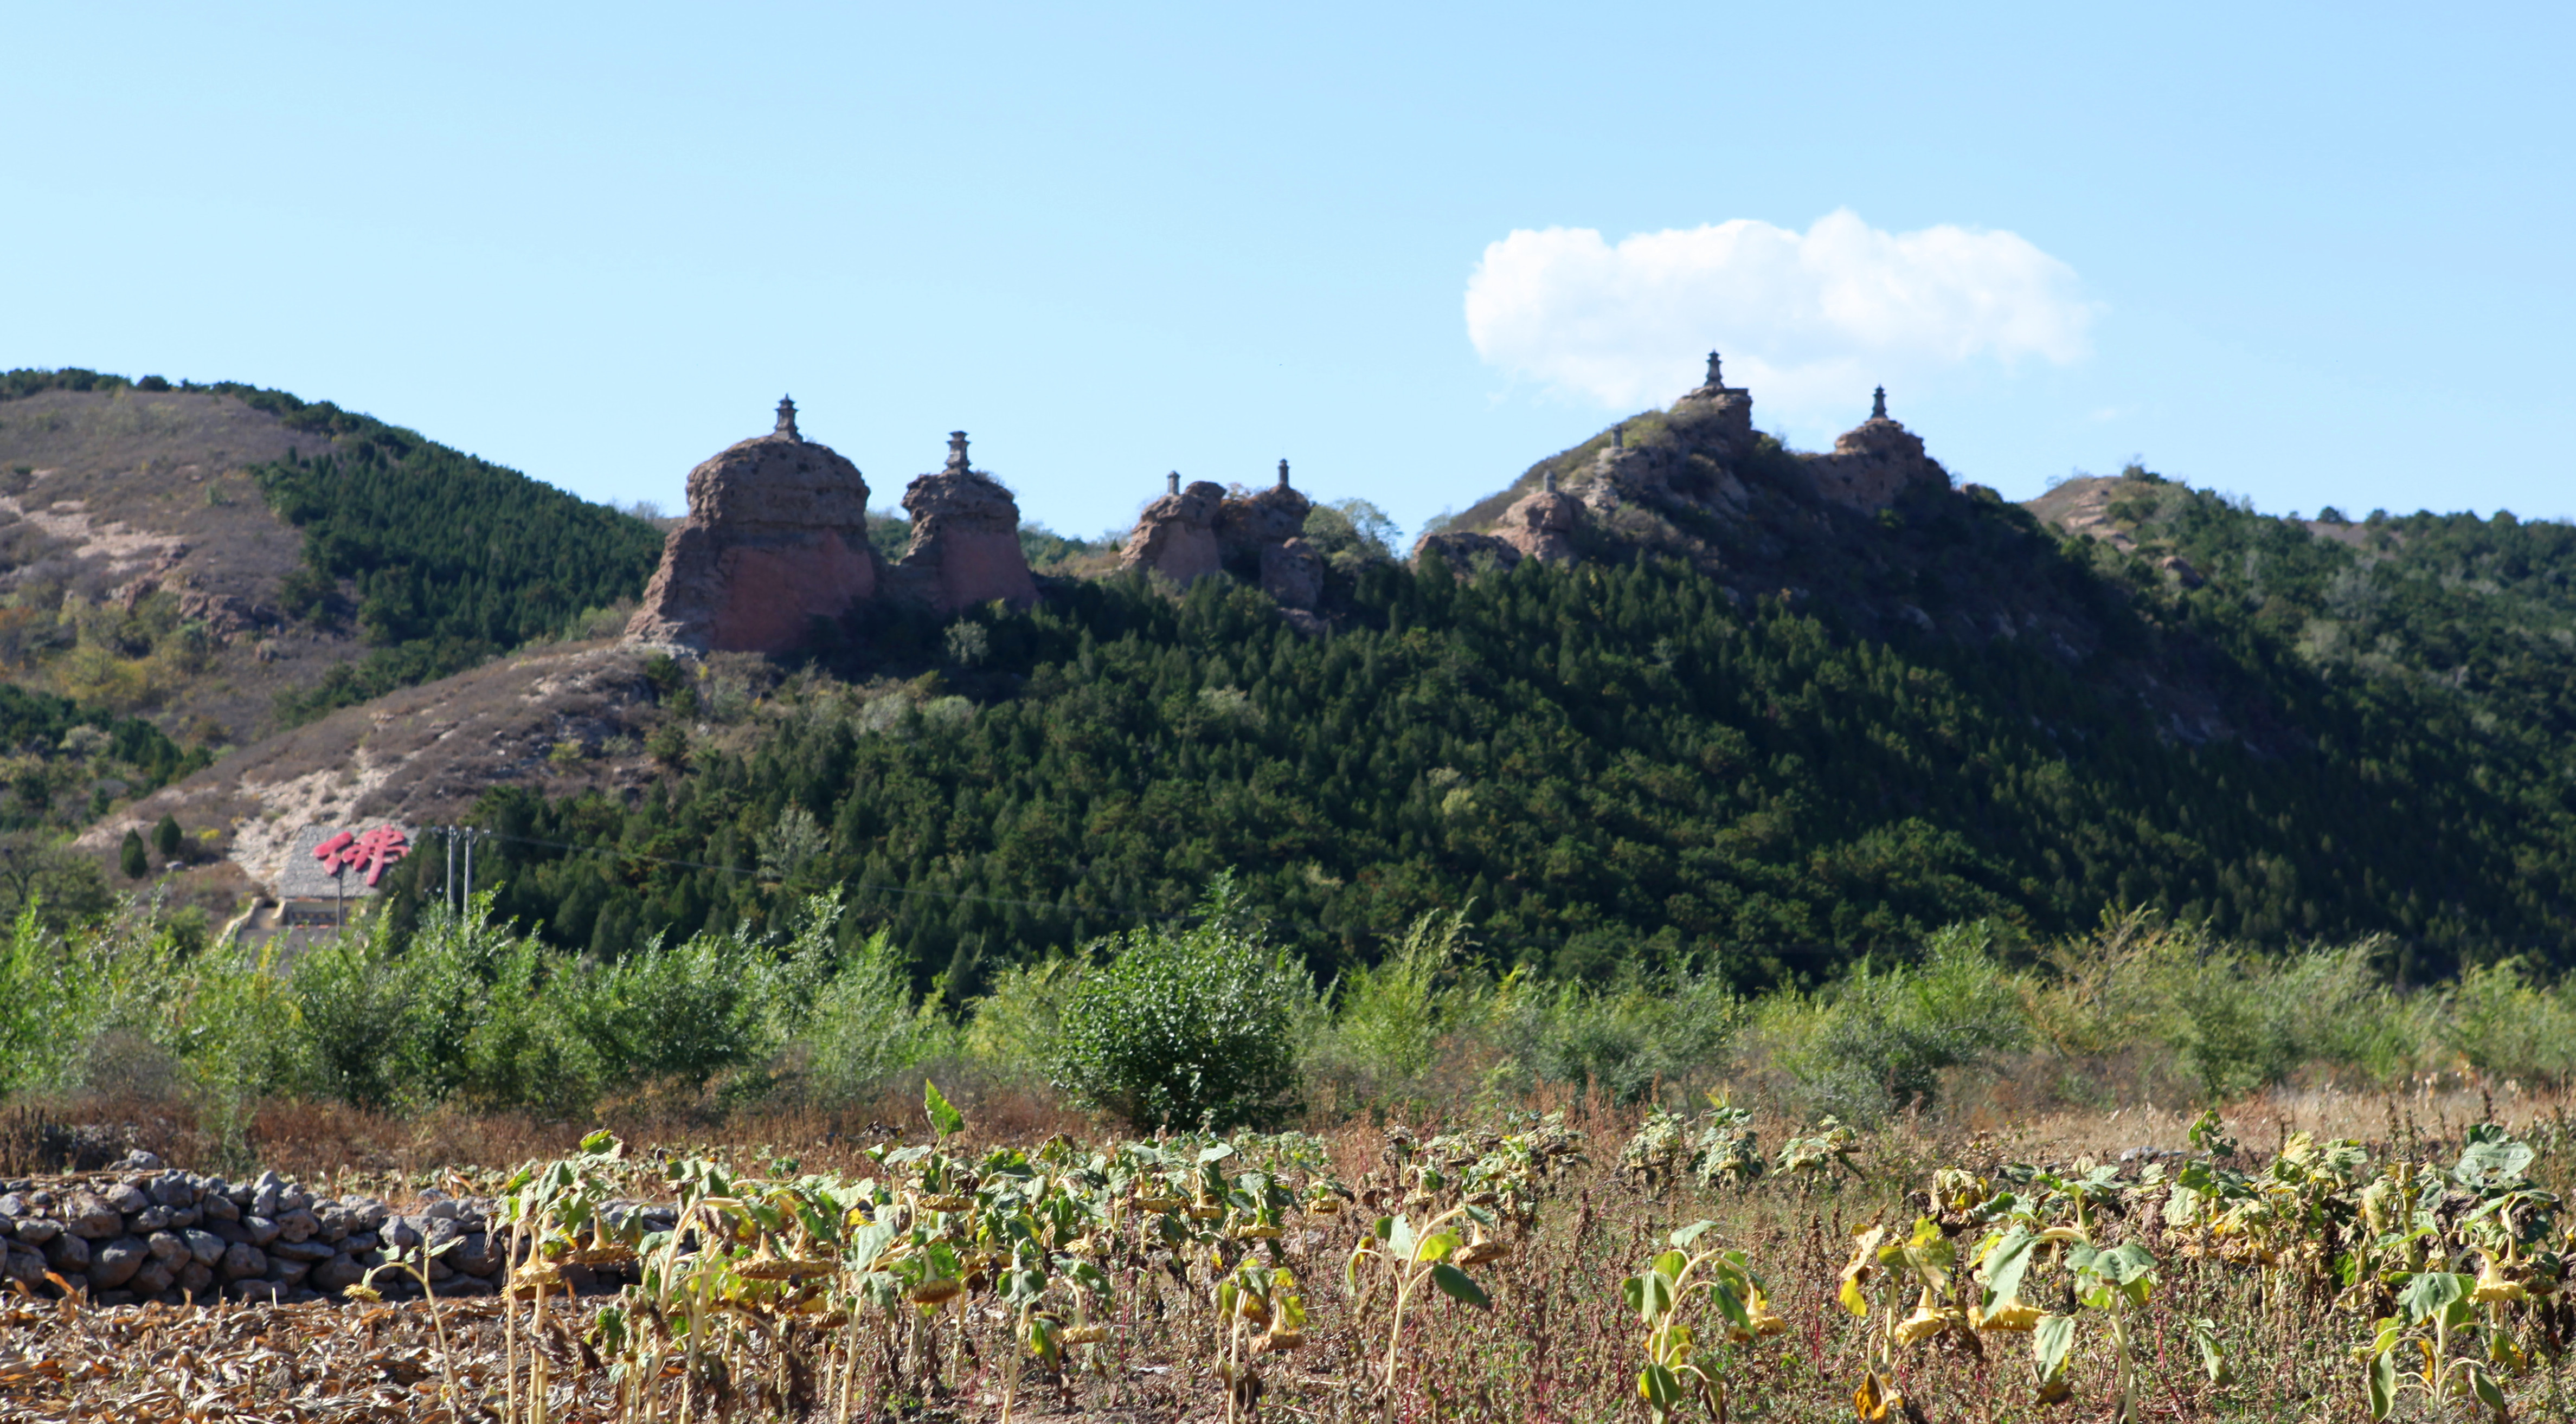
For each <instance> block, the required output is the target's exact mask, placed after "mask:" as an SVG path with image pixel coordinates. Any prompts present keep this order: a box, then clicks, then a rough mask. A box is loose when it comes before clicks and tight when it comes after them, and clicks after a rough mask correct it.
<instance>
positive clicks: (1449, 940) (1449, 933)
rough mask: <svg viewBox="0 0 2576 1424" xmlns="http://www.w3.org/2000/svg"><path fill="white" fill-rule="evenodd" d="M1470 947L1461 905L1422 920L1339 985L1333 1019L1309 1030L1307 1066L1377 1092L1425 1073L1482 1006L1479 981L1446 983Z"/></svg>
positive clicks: (1400, 1085) (1364, 1090) (1354, 1086)
mask: <svg viewBox="0 0 2576 1424" xmlns="http://www.w3.org/2000/svg"><path fill="white" fill-rule="evenodd" d="M1472 948H1473V945H1472V943H1471V942H1470V941H1469V939H1468V938H1467V916H1466V914H1465V913H1464V912H1463V911H1453V912H1449V913H1445V914H1444V913H1442V912H1440V911H1432V912H1430V913H1428V914H1424V915H1422V916H1420V917H1418V918H1416V919H1415V920H1414V922H1413V925H1412V927H1411V928H1410V929H1409V930H1407V931H1406V932H1405V936H1404V938H1403V940H1402V941H1401V942H1399V943H1398V944H1397V945H1396V947H1395V951H1394V952H1393V953H1391V954H1389V955H1388V956H1387V957H1386V958H1385V959H1384V960H1383V961H1381V962H1379V963H1378V964H1375V965H1362V966H1360V967H1358V968H1356V969H1353V970H1351V971H1350V972H1348V973H1346V974H1344V975H1343V976H1342V977H1341V978H1340V980H1339V981H1337V982H1336V983H1335V984H1334V985H1333V988H1332V991H1331V996H1330V998H1331V1009H1332V1013H1331V1017H1330V1018H1329V1019H1328V1020H1326V1021H1324V1022H1322V1023H1321V1024H1319V1025H1318V1026H1317V1028H1316V1029H1315V1030H1314V1032H1313V1033H1312V1036H1311V1046H1310V1047H1309V1049H1308V1053H1307V1063H1306V1067H1307V1070H1308V1072H1309V1073H1312V1074H1316V1075H1321V1076H1329V1077H1332V1078H1335V1079H1338V1080H1341V1081H1343V1082H1345V1083H1347V1084H1348V1085H1349V1086H1350V1087H1351V1088H1352V1089H1353V1090H1355V1091H1358V1092H1362V1093H1378V1094H1383V1093H1387V1092H1392V1091H1399V1090H1401V1089H1402V1088H1403V1087H1405V1086H1407V1085H1409V1084H1411V1082H1412V1081H1413V1080H1415V1079H1417V1078H1419V1077H1420V1076H1421V1075H1422V1074H1423V1073H1424V1071H1425V1070H1427V1069H1429V1068H1430V1067H1431V1065H1432V1063H1433V1061H1434V1059H1435V1058H1436V1057H1437V1056H1438V1054H1439V1052H1440V1043H1441V1040H1442V1038H1444V1037H1445V1036H1446V1035H1447V1034H1448V1033H1449V1032H1450V1030H1451V1029H1452V1028H1454V1027H1457V1026H1459V1025H1461V1024H1462V1023H1463V1022H1464V1021H1465V1020H1467V1019H1468V1018H1470V1017H1472V1016H1473V1015H1474V1013H1475V1010H1476V1008H1477V1007H1478V1004H1477V994H1476V991H1475V988H1474V987H1473V986H1471V985H1467V984H1454V985H1453V984H1448V983H1447V982H1446V981H1449V980H1452V979H1454V978H1455V977H1456V975H1457V974H1458V971H1459V968H1460V960H1461V959H1462V958H1463V957H1464V955H1465V954H1466V953H1467V952H1468V951H1469V950H1471V949H1472Z"/></svg>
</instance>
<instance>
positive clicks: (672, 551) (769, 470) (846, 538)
mask: <svg viewBox="0 0 2576 1424" xmlns="http://www.w3.org/2000/svg"><path fill="white" fill-rule="evenodd" d="M867 525H868V482H867V481H866V480H865V479H864V478H862V477H861V476H860V474H859V467H858V466H856V465H853V464H851V463H850V462H849V461H848V460H846V459H843V458H842V457H841V456H840V454H838V453H837V452H835V451H834V450H833V449H832V448H831V447H829V446H827V445H818V444H815V443H813V442H811V441H808V440H806V439H805V438H804V437H802V436H800V435H798V434H797V433H796V403H795V402H794V401H791V400H785V399H781V400H780V401H779V402H778V425H777V428H776V429H774V430H772V431H770V432H769V433H768V434H766V435H761V436H755V437H753V438H752V439H749V440H744V441H740V442H738V443H736V444H733V445H729V446H727V447H725V449H724V450H723V451H722V452H720V453H719V454H717V455H716V456H715V457H714V458H713V459H710V460H708V461H706V462H705V463H704V464H701V465H699V466H698V467H697V468H696V469H694V470H691V471H690V472H689V517H688V518H687V519H685V520H683V521H682V522H681V524H680V526H679V527H678V528H676V529H674V530H672V531H671V532H670V534H669V535H668V536H666V537H665V539H664V541H663V544H662V565H661V567H660V568H658V569H656V570H654V573H653V581H652V583H650V584H648V585H647V586H646V587H645V590H644V606H643V607H642V608H640V609H638V610H636V613H635V617H634V619H633V621H631V622H630V623H628V624H627V628H626V631H627V636H628V637H630V638H633V639H635V640H637V641H639V642H661V643H676V644H679V645H682V646H684V647H690V648H695V649H700V650H707V649H719V648H721V649H734V650H741V651H747V652H763V653H778V652H785V651H787V650H789V649H791V648H793V647H795V646H796V645H797V644H799V643H801V642H803V641H804V639H805V632H806V628H807V626H808V623H809V621H810V620H812V619H815V618H837V617H839V616H841V614H842V613H844V612H846V611H847V610H848V609H849V607H850V605H851V604H852V603H855V602H857V601H859V600H861V599H864V598H867V597H869V596H871V595H873V594H874V593H875V592H876V589H877V584H878V581H879V580H878V575H877V566H876V555H875V553H874V552H873V551H872V550H870V549H869V547H868V527H867Z"/></svg>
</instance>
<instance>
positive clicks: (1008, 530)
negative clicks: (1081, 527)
mask: <svg viewBox="0 0 2576 1424" xmlns="http://www.w3.org/2000/svg"><path fill="white" fill-rule="evenodd" d="M903 507H904V512H905V513H907V514H910V515H911V516H912V542H911V544H909V545H908V546H906V547H905V549H904V551H903V557H902V559H900V560H898V561H897V562H896V564H895V566H894V568H893V569H892V570H891V571H890V575H889V578H888V580H887V582H888V586H889V590H890V591H891V592H893V593H894V594H895V595H896V596H898V597H901V598H905V599H909V600H911V601H914V602H917V603H924V604H928V605H929V606H931V607H933V608H936V609H938V610H939V611H940V612H943V613H953V612H956V611H957V610H958V609H961V608H971V607H973V606H975V605H976V604H979V603H989V602H991V601H993V600H994V599H997V598H998V599H1000V600H1002V601H1003V602H1005V603H1009V604H1011V605H1013V606H1015V607H1021V608H1025V607H1028V606H1029V605H1031V604H1033V603H1036V602H1037V601H1038V585H1037V580H1036V579H1035V578H1034V577H1032V576H1031V575H1030V573H1029V560H1028V554H1027V553H1026V551H1024V550H1023V549H1021V547H1020V505H1019V501H1018V500H1015V499H1013V498H1012V497H1011V492H1010V491H1009V490H1007V489H1005V488H1003V487H1002V482H1001V481H999V480H996V479H994V478H993V477H992V476H991V475H988V474H986V473H984V472H983V471H981V470H978V469H975V468H974V467H973V466H972V465H971V464H969V463H968V461H967V458H966V432H965V431H963V430H952V431H950V432H949V433H948V463H947V465H946V467H945V468H943V469H941V470H940V471H939V473H937V474H934V475H923V476H922V477H920V478H919V479H916V480H914V481H913V482H912V483H911V485H909V486H908V487H906V488H905V490H904V492H903Z"/></svg>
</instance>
